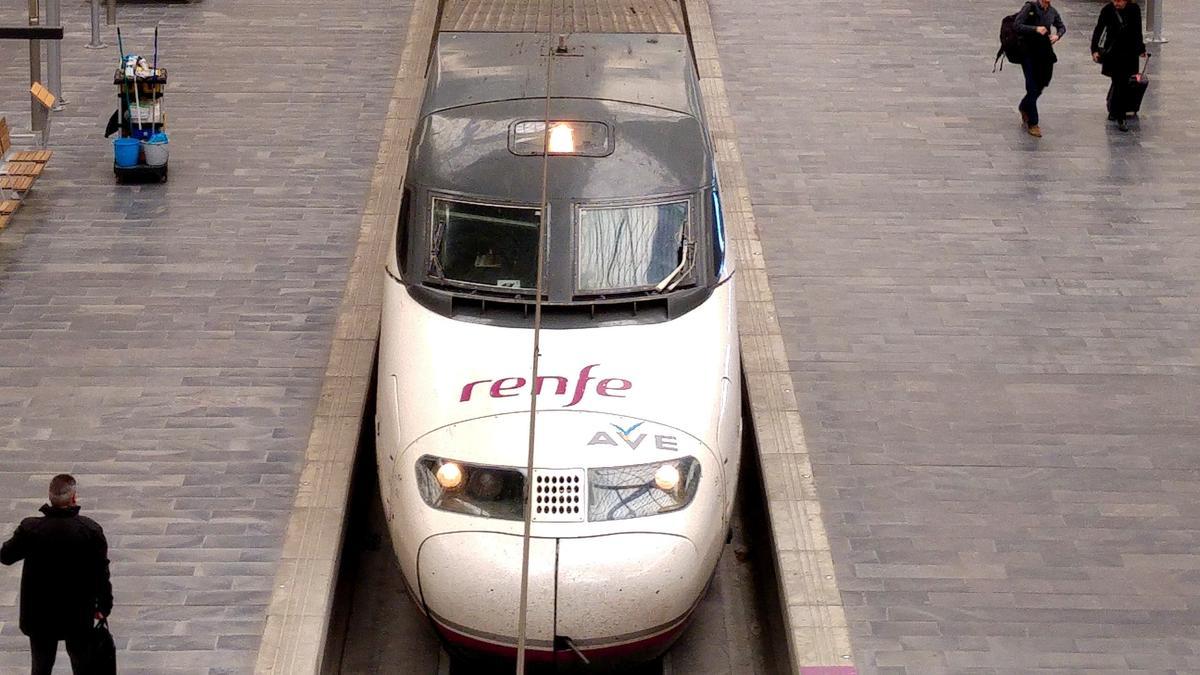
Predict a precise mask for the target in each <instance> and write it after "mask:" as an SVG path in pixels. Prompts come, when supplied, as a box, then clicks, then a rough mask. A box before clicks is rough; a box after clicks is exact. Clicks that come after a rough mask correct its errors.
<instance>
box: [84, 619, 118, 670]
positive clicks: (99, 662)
mask: <svg viewBox="0 0 1200 675" xmlns="http://www.w3.org/2000/svg"><path fill="white" fill-rule="evenodd" d="M88 661H89V665H90V669H89V670H88V673H90V674H91V675H116V674H117V645H116V643H114V642H113V636H112V633H110V632H109V630H108V618H103V619H100V620H99V621H97V622H96V625H95V626H94V627H93V628H92V637H91V641H90V642H89V643H88Z"/></svg>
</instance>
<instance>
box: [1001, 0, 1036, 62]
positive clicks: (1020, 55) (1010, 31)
mask: <svg viewBox="0 0 1200 675" xmlns="http://www.w3.org/2000/svg"><path fill="white" fill-rule="evenodd" d="M1027 9H1029V3H1025V4H1024V5H1021V9H1019V10H1017V13H1016V14H1010V15H1009V16H1006V17H1004V18H1003V19H1001V20H1000V49H998V50H996V61H995V62H994V63H993V64H992V72H993V73H994V72H996V66H997V65H999V66H1000V70H1004V62H1003V61H1001V60H1000V57H1001V56H1003V57H1005V58H1007V59H1008V62H1009V63H1020V62H1021V61H1023V60H1025V51H1024V45H1022V44H1021V34H1020V33H1019V32H1018V31H1017V17H1018V16H1020V15H1021V13H1022V12H1024V11H1026V10H1027Z"/></svg>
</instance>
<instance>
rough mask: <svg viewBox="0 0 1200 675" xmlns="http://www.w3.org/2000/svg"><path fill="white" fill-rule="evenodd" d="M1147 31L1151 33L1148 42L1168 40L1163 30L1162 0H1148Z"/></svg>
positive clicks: (1160, 42)
mask: <svg viewBox="0 0 1200 675" xmlns="http://www.w3.org/2000/svg"><path fill="white" fill-rule="evenodd" d="M1146 32H1147V33H1149V34H1150V37H1149V38H1148V39H1147V40H1146V42H1155V43H1158V44H1163V43H1165V42H1166V41H1167V38H1165V37H1163V32H1162V0H1146Z"/></svg>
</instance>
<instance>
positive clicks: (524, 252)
mask: <svg viewBox="0 0 1200 675" xmlns="http://www.w3.org/2000/svg"><path fill="white" fill-rule="evenodd" d="M541 217H542V212H541V209H537V208H533V207H515V206H499V205H495V204H478V203H471V202H462V201H454V200H450V199H434V200H433V237H432V250H431V251H430V261H429V273H430V274H431V275H432V276H435V277H438V278H441V279H445V280H447V281H456V282H461V283H467V284H477V285H481V286H493V287H498V288H536V287H537V246H538V226H539V224H540V222H541Z"/></svg>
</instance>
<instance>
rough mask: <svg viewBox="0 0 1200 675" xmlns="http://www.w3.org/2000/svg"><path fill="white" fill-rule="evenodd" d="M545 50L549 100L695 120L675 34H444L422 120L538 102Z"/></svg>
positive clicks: (686, 63) (686, 67)
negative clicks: (550, 62)
mask: <svg viewBox="0 0 1200 675" xmlns="http://www.w3.org/2000/svg"><path fill="white" fill-rule="evenodd" d="M564 49H565V52H564V51H562V50H564ZM551 52H555V56H556V58H555V59H554V68H553V70H552V74H551V78H550V81H549V89H550V95H551V97H552V98H581V99H599V100H606V101H618V102H624V103H631V104H634V105H644V106H652V107H656V108H663V109H665V110H673V111H675V112H679V113H682V114H685V115H691V116H693V117H697V118H699V117H700V109H699V100H698V99H699V97H698V96H697V93H696V87H697V85H696V78H695V71H694V69H693V65H692V61H691V54H690V52H689V48H688V44H687V39H686V38H685V37H684V36H683V35H681V34H676V33H664V34H644V33H620V34H614V33H574V34H563V35H562V36H561V37H560V36H559V35H557V34H546V33H520V32H516V33H500V32H443V33H441V34H439V36H438V41H437V48H436V50H435V53H434V59H433V63H432V64H431V65H430V73H429V75H430V77H429V85H428V89H427V91H426V96H425V100H424V103H423V105H422V110H421V114H422V116H426V115H430V114H433V113H435V112H438V111H442V110H448V109H451V108H457V107H462V106H468V105H475V104H479V103H489V102H498V101H507V100H519V99H543V98H544V97H545V96H546V88H547V78H546V60H547V58H548V55H549V54H550V53H551Z"/></svg>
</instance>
